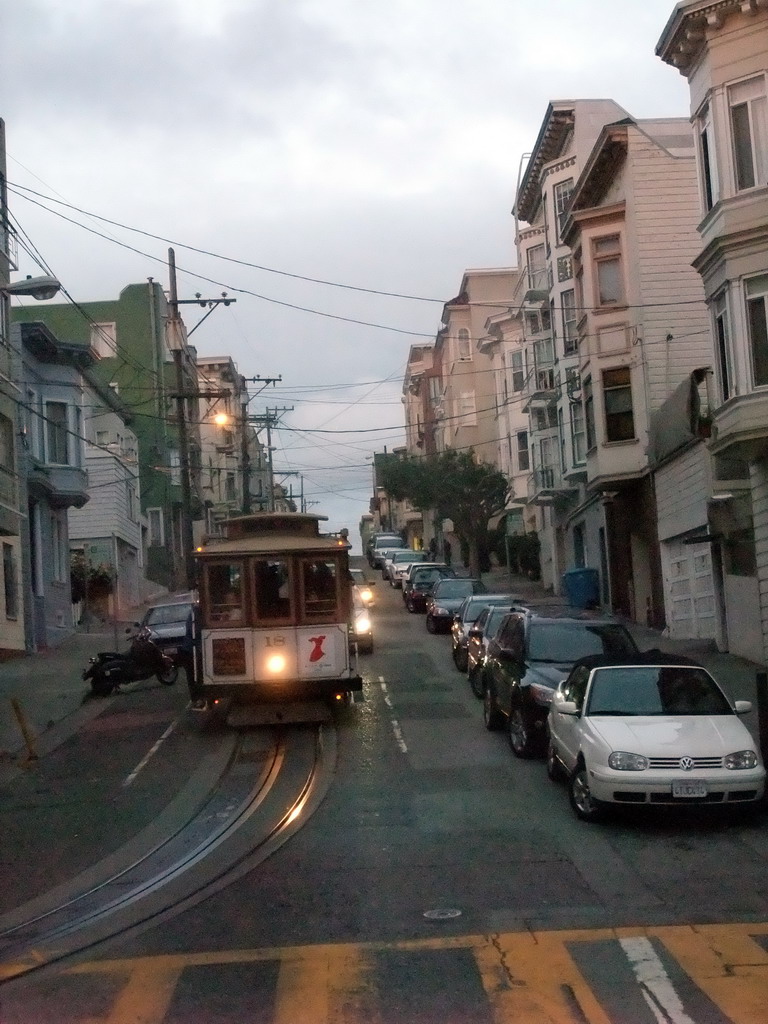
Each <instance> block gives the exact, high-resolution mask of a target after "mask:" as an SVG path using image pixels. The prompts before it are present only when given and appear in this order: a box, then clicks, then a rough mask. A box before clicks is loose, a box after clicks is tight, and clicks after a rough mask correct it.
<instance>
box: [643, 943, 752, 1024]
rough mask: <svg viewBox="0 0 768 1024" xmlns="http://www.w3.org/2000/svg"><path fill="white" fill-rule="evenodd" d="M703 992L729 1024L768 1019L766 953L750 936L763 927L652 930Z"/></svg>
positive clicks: (748, 1023) (743, 1023)
mask: <svg viewBox="0 0 768 1024" xmlns="http://www.w3.org/2000/svg"><path fill="white" fill-rule="evenodd" d="M649 934H650V935H652V936H656V937H657V938H659V939H660V940H661V942H663V943H664V945H665V947H666V948H667V949H668V950H669V952H670V953H671V954H672V956H673V957H674V958H675V959H676V960H677V962H678V963H679V964H680V966H681V967H682V968H683V970H684V971H685V972H686V973H687V974H688V975H689V976H690V977H691V979H692V980H693V981H694V982H695V983H696V984H697V985H698V986H699V988H700V989H701V990H702V992H704V993H706V995H707V996H708V997H709V998H710V999H711V1000H712V1002H713V1003H714V1004H715V1005H716V1006H717V1007H718V1008H719V1009H720V1010H721V1011H722V1012H723V1014H724V1015H725V1016H726V1017H730V1019H731V1020H732V1021H733V1022H734V1024H765V1021H766V1019H767V1017H768V953H766V952H765V950H764V949H763V947H762V946H760V945H759V944H758V943H757V942H755V940H754V939H753V938H751V936H752V935H758V934H763V935H765V934H768V926H767V925H740V926H734V925H702V926H698V927H688V926H682V927H679V928H653V929H649Z"/></svg>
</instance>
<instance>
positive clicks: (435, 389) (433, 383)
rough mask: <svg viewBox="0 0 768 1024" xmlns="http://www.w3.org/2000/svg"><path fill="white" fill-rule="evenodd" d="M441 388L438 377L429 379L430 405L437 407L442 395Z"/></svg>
mask: <svg viewBox="0 0 768 1024" xmlns="http://www.w3.org/2000/svg"><path fill="white" fill-rule="evenodd" d="M442 390H443V389H442V386H441V381H440V378H439V377H430V378H429V401H430V403H431V404H432V405H437V403H438V402H439V401H440V397H441V395H442Z"/></svg>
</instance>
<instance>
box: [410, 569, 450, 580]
mask: <svg viewBox="0 0 768 1024" xmlns="http://www.w3.org/2000/svg"><path fill="white" fill-rule="evenodd" d="M445 576H446V574H445V572H444V571H442V570H440V569H420V570H419V571H418V572H415V573H414V574H413V576H412V579H413V582H414V583H434V582H435V580H442V579H445Z"/></svg>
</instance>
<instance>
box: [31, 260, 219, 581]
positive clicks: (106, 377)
mask: <svg viewBox="0 0 768 1024" xmlns="http://www.w3.org/2000/svg"><path fill="white" fill-rule="evenodd" d="M169 312H170V311H169V306H168V301H167V299H166V297H165V294H164V292H163V289H162V286H161V285H160V284H159V282H157V281H153V280H152V279H151V278H150V279H149V280H148V281H147V282H145V283H143V284H129V285H127V286H126V287H125V288H123V290H122V291H121V292H120V296H119V298H117V299H113V300H106V301H100V302H78V303H76V304H75V303H71V302H70V303H53V304H51V303H48V304H46V305H45V306H35V307H34V308H31V307H30V308H14V310H13V314H12V316H13V320H14V321H15V322H28V321H31V320H35V321H41V322H43V323H45V324H46V325H47V326H48V327H49V328H50V329H51V331H53V333H54V334H55V335H56V336H57V337H58V338H60V339H61V340H62V341H65V342H67V343H71V344H72V343H74V344H81V345H83V346H84V347H86V348H89V349H90V350H91V352H92V353H93V354H95V356H96V360H95V362H94V364H93V367H92V370H91V372H92V373H93V375H94V376H95V377H97V378H98V380H99V381H100V382H101V383H102V384H104V385H107V386H109V387H111V388H112V389H113V390H114V391H115V392H116V393H117V395H118V396H119V398H120V401H121V403H122V404H123V405H124V406H126V407H127V408H128V409H130V411H131V415H132V422H131V427H132V429H133V430H134V432H135V434H136V436H137V439H138V445H139V452H138V459H139V486H140V492H141V511H142V513H143V515H144V516H145V517H146V522H145V523H144V524H143V548H144V564H145V567H146V575H147V578H148V579H150V580H153V581H154V582H157V583H159V584H161V585H163V586H167V587H169V588H171V589H174V588H176V587H178V586H181V585H182V580H183V578H184V577H183V572H184V566H183V558H182V550H181V538H182V536H183V533H182V529H181V522H182V521H181V517H182V494H181V486H180V483H181V476H180V454H179V440H178V427H177V399H176V395H177V394H178V390H177V370H176V366H175V364H174V359H173V353H172V352H171V350H170V349H169V345H168V332H167V325H168V320H169ZM181 366H182V377H183V384H182V387H183V390H184V391H190V392H195V391H196V390H197V375H196V369H195V352H194V349H192V348H190V347H189V346H186V345H185V347H184V348H183V349H182V358H181ZM185 401H186V420H187V424H188V430H187V437H188V444H189V466H190V479H191V494H192V514H193V517H194V518H199V517H201V516H202V511H201V509H200V506H199V500H198V497H197V496H198V495H199V493H200V490H199V476H200V438H199V429H198V424H199V413H198V409H197V404H198V403H197V399H196V398H193V399H186V400H185Z"/></svg>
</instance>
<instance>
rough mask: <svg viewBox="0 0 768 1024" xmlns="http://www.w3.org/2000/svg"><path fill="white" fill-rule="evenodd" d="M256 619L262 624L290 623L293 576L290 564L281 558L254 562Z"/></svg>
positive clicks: (258, 559) (259, 559)
mask: <svg viewBox="0 0 768 1024" xmlns="http://www.w3.org/2000/svg"><path fill="white" fill-rule="evenodd" d="M253 579H254V592H255V595H256V602H255V603H256V619H257V620H258V621H259V622H260V623H263V622H290V621H291V620H292V617H293V616H292V608H291V574H290V565H289V562H288V561H286V560H285V559H280V558H257V559H255V560H254V562H253Z"/></svg>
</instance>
